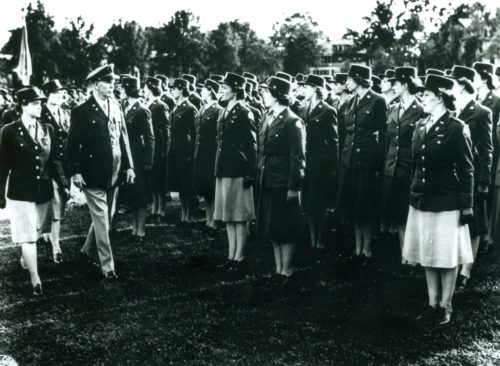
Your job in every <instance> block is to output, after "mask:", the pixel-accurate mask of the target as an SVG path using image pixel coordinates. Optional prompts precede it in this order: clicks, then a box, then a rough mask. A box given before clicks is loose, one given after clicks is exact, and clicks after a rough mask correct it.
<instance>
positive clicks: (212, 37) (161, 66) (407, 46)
mask: <svg viewBox="0 0 500 366" xmlns="http://www.w3.org/2000/svg"><path fill="white" fill-rule="evenodd" d="M436 3H438V4H442V2H438V1H437V0H436ZM396 9H397V11H396ZM338 11H341V9H338ZM369 11H370V10H369ZM24 12H25V18H26V24H27V30H28V39H29V44H30V51H31V55H32V61H33V77H32V82H33V83H35V84H40V83H41V82H43V81H44V80H46V79H49V78H59V79H61V80H63V81H65V82H67V83H76V84H79V83H82V82H83V81H84V79H85V76H86V75H87V73H88V72H89V71H90V70H92V69H93V68H95V67H97V66H99V65H100V64H102V63H104V62H112V63H114V64H115V68H116V70H117V72H118V73H130V74H140V75H144V74H156V73H162V74H166V75H171V76H177V75H180V74H181V73H191V74H195V75H197V76H199V77H200V78H204V77H207V76H208V75H209V74H211V73H224V72H225V71H233V72H243V71H248V72H252V73H254V74H257V75H260V76H262V77H265V76H267V75H272V74H274V73H275V72H276V71H278V70H284V71H286V72H288V73H290V74H296V73H298V72H301V73H307V72H308V70H309V68H310V67H312V66H317V65H318V64H320V63H321V56H322V54H323V52H324V51H325V50H324V49H323V48H322V47H323V46H322V45H323V44H324V41H325V40H327V37H326V36H325V34H323V33H322V32H321V31H320V29H319V27H318V24H317V23H316V22H315V21H314V20H313V19H312V18H311V17H310V16H309V15H308V14H293V15H291V16H289V17H286V18H284V19H282V20H279V21H278V22H276V23H275V24H274V26H273V33H272V35H271V37H270V38H269V39H262V38H260V37H258V36H257V34H256V32H255V31H254V30H253V29H252V28H251V26H250V24H249V23H247V22H243V21H239V20H234V21H230V22H222V23H220V24H219V25H218V26H217V28H216V29H213V30H210V31H208V32H203V31H202V30H201V28H200V24H199V18H198V17H197V16H196V15H195V14H193V13H192V12H190V11H186V10H181V11H177V12H176V13H175V14H173V15H172V16H171V18H170V19H169V20H168V21H167V22H165V23H164V24H163V25H161V26H159V27H142V26H141V25H140V24H138V23H137V22H135V21H122V20H120V21H117V22H115V23H114V24H112V25H111V27H110V28H109V29H108V30H107V32H106V33H105V34H104V35H102V36H100V37H95V35H94V26H93V24H89V23H87V22H86V21H85V19H83V18H81V17H79V18H77V19H75V20H71V21H70V22H69V24H68V25H67V26H66V27H64V28H63V29H62V30H61V31H57V30H56V29H55V28H54V20H53V16H51V15H50V14H48V13H47V11H46V10H45V7H44V5H43V2H42V1H41V0H38V1H37V2H36V4H35V5H34V6H33V5H32V4H30V5H29V6H28V7H27V8H26V9H24ZM349 16H352V14H351V15H349ZM363 20H364V22H365V28H364V29H361V30H353V29H347V30H346V32H345V34H344V38H346V39H351V40H352V41H353V44H354V47H353V49H352V51H353V52H360V51H361V52H366V53H367V54H368V55H369V58H370V60H371V62H372V67H373V69H374V72H375V73H381V72H383V71H384V70H385V69H386V68H389V67H394V66H397V65H404V64H406V65H413V66H418V67H419V68H420V69H424V68H428V67H437V68H446V67H451V66H452V65H453V64H455V63H458V64H465V65H470V64H471V63H472V62H474V61H475V60H477V59H479V58H486V59H489V60H490V61H493V60H494V59H498V58H499V57H500V10H499V9H497V10H496V13H494V14H492V13H490V12H489V11H487V10H486V8H485V6H483V5H482V4H480V3H478V2H477V3H474V4H468V3H467V4H463V5H460V6H458V7H455V8H453V7H451V5H449V4H448V5H446V6H442V5H439V6H438V5H433V4H432V3H431V1H430V0H388V1H380V0H379V1H377V2H376V4H375V7H374V9H372V10H371V11H370V13H369V15H367V16H365V17H364V18H363ZM21 32H22V28H17V29H13V30H11V36H10V38H9V40H8V41H7V43H6V44H5V45H4V46H3V48H2V50H1V52H2V53H7V54H12V55H13V58H12V59H11V60H10V61H9V64H8V67H10V68H13V67H15V65H17V61H18V54H19V47H20V39H21ZM326 51H327V50H326ZM348 66H349V65H348V62H347V63H346V65H345V67H346V68H347V67H348Z"/></svg>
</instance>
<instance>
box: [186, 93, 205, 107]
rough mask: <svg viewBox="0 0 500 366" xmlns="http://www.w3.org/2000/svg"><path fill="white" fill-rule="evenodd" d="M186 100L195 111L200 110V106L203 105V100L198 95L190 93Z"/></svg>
mask: <svg viewBox="0 0 500 366" xmlns="http://www.w3.org/2000/svg"><path fill="white" fill-rule="evenodd" d="M188 100H189V102H190V103H191V104H192V105H194V107H195V108H196V111H199V110H200V109H201V106H202V105H203V100H202V99H201V97H200V96H199V95H198V94H196V93H191V94H190V95H189V97H188Z"/></svg>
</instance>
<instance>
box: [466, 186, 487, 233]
mask: <svg viewBox="0 0 500 366" xmlns="http://www.w3.org/2000/svg"><path fill="white" fill-rule="evenodd" d="M473 211H474V218H473V219H472V222H471V223H470V224H469V230H470V234H471V236H472V237H474V236H477V235H484V234H486V233H487V232H488V211H487V207H486V200H485V198H483V197H482V195H481V194H480V193H479V192H478V191H474V207H473Z"/></svg>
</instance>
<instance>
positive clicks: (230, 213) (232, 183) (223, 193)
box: [214, 177, 255, 222]
mask: <svg viewBox="0 0 500 366" xmlns="http://www.w3.org/2000/svg"><path fill="white" fill-rule="evenodd" d="M214 219H215V220H219V221H223V222H244V221H250V220H254V219H255V206H254V200H253V188H252V187H250V188H243V177H239V178H216V180H215V209H214Z"/></svg>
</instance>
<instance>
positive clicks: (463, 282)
mask: <svg viewBox="0 0 500 366" xmlns="http://www.w3.org/2000/svg"><path fill="white" fill-rule="evenodd" d="M468 282H469V277H466V276H464V275H462V274H459V275H458V278H457V287H458V288H459V289H460V290H463V289H464V288H466V287H467V284H468Z"/></svg>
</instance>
